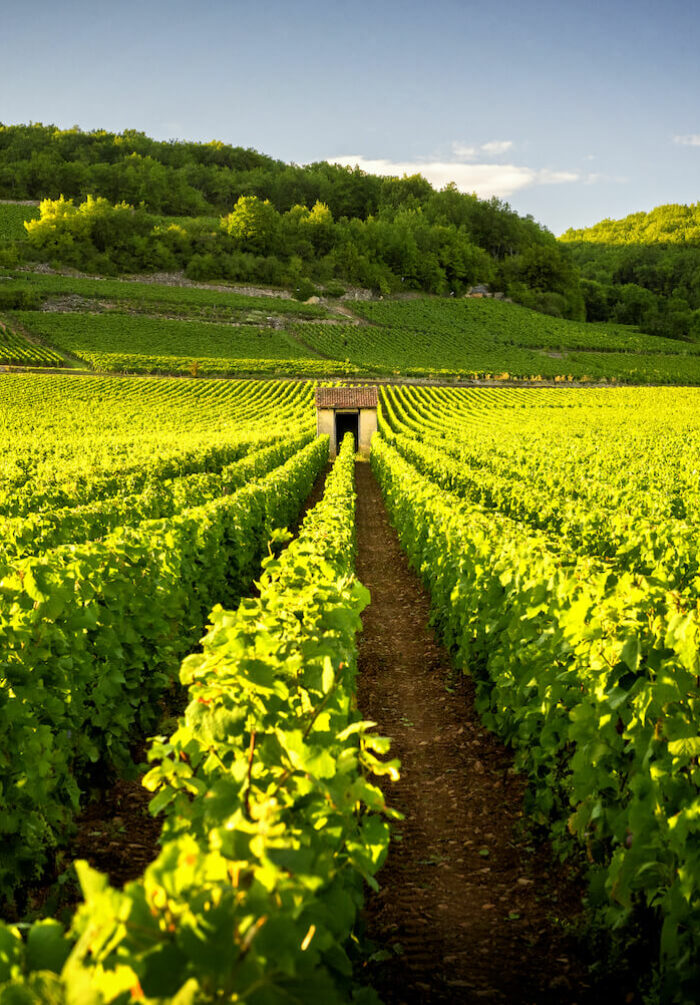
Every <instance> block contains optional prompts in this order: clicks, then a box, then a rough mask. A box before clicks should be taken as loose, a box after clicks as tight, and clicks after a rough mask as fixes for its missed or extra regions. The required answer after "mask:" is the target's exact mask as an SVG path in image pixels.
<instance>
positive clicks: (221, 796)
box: [0, 437, 396, 1005]
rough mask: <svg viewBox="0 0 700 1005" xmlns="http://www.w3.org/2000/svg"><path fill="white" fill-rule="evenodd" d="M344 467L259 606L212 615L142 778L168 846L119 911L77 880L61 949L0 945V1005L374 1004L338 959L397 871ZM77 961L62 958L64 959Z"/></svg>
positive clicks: (1, 939)
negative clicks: (368, 711) (36, 1004)
mask: <svg viewBox="0 0 700 1005" xmlns="http://www.w3.org/2000/svg"><path fill="white" fill-rule="evenodd" d="M353 468H354V458H353V447H352V441H351V439H350V438H349V437H348V438H346V441H345V443H344V445H343V448H342V450H341V452H340V455H339V458H338V460H337V462H336V465H335V467H334V470H333V472H332V474H331V476H330V477H329V479H328V482H327V486H326V492H325V495H324V498H323V500H322V502H321V503H320V504H319V505H318V506H317V507H316V508H315V509H313V510H312V511H311V512H310V513H309V515H308V516H307V518H306V520H305V521H304V524H303V526H302V530H301V533H300V535H299V537H298V539H297V540H295V541H294V542H293V543H292V544H291V545H290V547H289V548H288V549H287V551H286V552H283V553H282V555H281V557H280V558H279V559H271V560H269V561H268V562H267V563H266V565H265V571H264V574H263V576H262V578H261V581H260V584H259V585H260V590H259V596H258V597H256V598H255V599H251V600H246V601H243V602H242V603H241V605H240V607H239V609H238V610H237V611H226V610H223V609H222V608H221V607H217V608H216V609H215V610H214V613H213V615H212V625H211V627H210V631H209V634H208V635H207V637H206V638H205V640H204V650H203V653H202V654H196V655H193V656H190V657H189V658H188V659H186V660H185V662H184V663H183V666H182V670H181V680H182V682H183V684H186V685H188V686H189V694H190V699H191V700H190V704H189V706H188V708H187V710H186V712H185V715H184V717H183V718H182V719H181V721H180V725H179V728H178V729H177V731H176V732H175V733H174V734H173V735H172V736H171V737H170V739H169V740H167V741H166V740H165V738H163V739H161V740H160V741H157V742H156V743H155V745H154V747H153V750H152V754H151V756H152V758H153V759H154V760H155V761H156V765H155V766H154V768H153V769H152V770H151V772H150V774H149V775H148V776H147V778H146V784H147V786H148V787H149V788H150V789H152V790H153V791H155V792H156V795H155V797H154V799H153V801H152V808H153V811H154V812H155V811H157V810H159V809H161V810H162V809H164V810H165V812H166V822H165V828H164V835H163V846H162V850H161V853H160V855H159V856H158V858H157V860H156V861H155V862H154V863H153V864H152V865H150V866H149V867H148V868H147V870H146V872H145V874H144V876H143V878H142V879H141V880H139V881H137V882H132V883H130V884H128V885H127V886H126V888H125V889H124V891H118V890H115V889H113V888H110V887H109V885H108V884H107V882H106V880H105V879H104V878H103V877H101V876H99V875H98V874H97V873H95V872H93V871H92V870H90V869H89V868H88V867H87V865H86V864H85V863H80V864H79V865H78V869H79V876H80V878H81V882H82V886H83V892H84V894H85V904H84V906H83V907H82V908H81V909H80V910H79V912H78V914H77V916H76V919H75V921H74V924H73V928H72V931H71V932H70V933H69V935H68V936H64V935H63V932H62V929H61V926H60V925H58V924H57V923H55V922H45V923H43V924H39V925H35V926H34V927H33V928H32V929H31V930H30V932H29V934H28V936H27V939H26V943H24V942H23V941H22V938H21V935H20V933H19V931H18V930H17V929H12V928H0V982H1V983H0V1002H3V1003H5V1002H7V1003H9V1002H11V1001H16V1000H25V998H18V996H19V995H21V990H20V985H22V990H23V991H24V992H25V995H28V996H29V998H28V999H26V1000H46V999H47V998H48V997H49V996H50V998H51V1000H52V1001H55V1002H56V1003H66V1005H67V1003H69V1002H74V1001H77V1000H80V1001H90V1002H91V1003H94V1005H101V1003H107V1002H122V1001H127V1000H134V999H139V1000H142V1001H151V1002H154V1003H155V1002H157V1001H165V1000H168V1001H173V1002H175V1001H177V1002H178V1003H180V1005H185V1003H195V1002H209V1001H224V1000H227V1001H231V1000H236V1001H241V1002H247V1003H249V1005H270V1003H273V1002H279V1001H282V1000H284V1001H289V1002H298V1003H301V1002H310V1001H319V1002H321V1001H323V1002H324V1003H328V1005H341V1003H345V1002H348V1001H349V1000H350V999H351V997H352V999H353V1000H355V1001H358V1002H359V1001H363V1002H369V1001H373V1000H374V996H372V995H371V993H369V992H366V993H362V992H360V993H359V994H352V993H351V991H350V986H349V985H350V978H351V966H350V961H349V959H348V957H347V955H346V953H345V949H344V947H345V946H346V945H347V942H348V939H349V936H350V935H351V932H352V927H353V923H354V920H355V915H356V912H357V909H358V907H359V906H360V904H361V900H362V881H363V879H364V880H366V881H367V882H369V883H373V882H374V881H373V879H372V876H373V873H374V872H376V870H377V869H378V867H379V866H380V865H381V863H382V861H383V858H384V856H385V853H386V847H387V842H388V828H387V824H386V822H385V820H383V819H382V815H383V814H385V813H386V812H387V811H386V807H385V803H384V797H383V795H382V792H381V790H380V789H379V788H378V787H377V786H376V784H374V782H373V781H372V775H378V774H391V775H395V774H396V765H395V764H394V763H392V762H383V761H381V760H380V759H379V757H378V756H377V755H378V754H379V755H383V754H385V753H386V751H387V749H388V741H386V740H385V739H383V738H379V737H376V736H374V735H372V734H371V733H370V732H369V731H368V728H369V727H370V726H371V724H370V723H365V722H362V721H361V720H360V719H359V717H358V714H357V711H356V710H355V708H354V701H353V680H354V674H355V663H356V649H355V633H356V631H357V630H358V628H359V627H360V621H359V612H360V611H361V610H362V608H363V607H364V606H365V604H366V603H367V599H368V598H367V592H366V590H364V589H363V588H362V587H361V586H360V585H359V584H358V583H357V582H356V580H355V579H354V576H353V575H352V567H353V560H354V493H353ZM69 954H70V955H69Z"/></svg>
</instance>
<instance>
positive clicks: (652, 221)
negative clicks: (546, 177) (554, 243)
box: [560, 203, 700, 341]
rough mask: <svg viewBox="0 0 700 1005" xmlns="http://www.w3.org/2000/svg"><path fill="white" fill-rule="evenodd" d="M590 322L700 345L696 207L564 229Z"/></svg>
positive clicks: (660, 209) (699, 237) (563, 237)
mask: <svg viewBox="0 0 700 1005" xmlns="http://www.w3.org/2000/svg"><path fill="white" fill-rule="evenodd" d="M560 241H561V242H562V244H563V245H564V246H565V247H566V248H567V250H568V251H569V253H570V254H571V256H572V258H573V260H574V262H575V263H576V265H577V266H578V268H579V269H580V270H581V276H582V280H581V289H582V292H583V296H584V300H585V303H586V318H587V320H589V321H616V322H620V323H622V324H632V325H638V326H639V327H640V328H641V330H642V331H644V332H647V333H649V334H651V335H665V336H668V337H671V338H681V339H685V338H690V339H693V340H695V341H698V340H700V203H693V204H692V205H690V206H683V205H667V206H657V207H656V209H653V210H651V211H650V212H648V213H633V214H631V215H630V216H627V217H625V218H624V219H623V220H601V222H600V223H597V224H595V226H593V227H587V228H585V229H584V230H573V229H570V230H567V231H566V232H565V233H563V234H562V235H561V237H560Z"/></svg>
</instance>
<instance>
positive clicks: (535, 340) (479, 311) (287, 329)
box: [0, 207, 700, 383]
mask: <svg viewBox="0 0 700 1005" xmlns="http://www.w3.org/2000/svg"><path fill="white" fill-rule="evenodd" d="M13 208H14V207H13ZM2 289H4V290H18V291H20V290H33V291H35V292H36V293H37V294H39V296H40V297H42V298H44V299H46V298H48V299H51V298H53V299H54V300H55V298H60V297H66V296H71V297H73V298H76V297H78V298H81V299H80V300H79V301H77V302H75V301H74V302H69V303H65V304H61V303H58V304H57V305H54V306H58V308H59V310H60V313H55V312H51V313H44V312H39V311H17V312H12V313H7V314H6V315H5V319H6V321H9V325H10V327H12V325H13V323H17V324H18V327H20V329H21V328H24V329H26V330H27V331H30V332H32V333H33V334H35V335H36V336H38V337H39V338H40V339H41V340H43V341H45V342H46V343H47V344H49V345H50V346H54V347H56V348H59V349H63V350H67V351H69V352H70V353H72V354H73V355H75V356H77V357H78V358H80V359H83V360H85V362H86V363H87V364H88V365H90V366H93V367H95V368H96V369H100V370H118V371H135V372H176V373H177V372H179V373H182V372H187V371H188V370H190V369H191V368H192V365H193V364H194V363H197V367H196V368H195V369H197V370H198V372H200V373H233V374H235V373H250V374H266V373H286V374H289V375H299V376H324V375H327V376H343V375H347V376H351V375H358V374H361V373H365V374H367V375H369V374H376V375H390V376H419V377H429V376H438V377H470V376H480V377H483V376H487V375H491V376H502V375H506V374H507V375H508V376H509V377H511V378H517V379H530V378H538V377H539V378H546V379H554V378H557V379H560V380H567V379H571V380H580V379H589V380H601V379H607V380H617V381H621V382H631V383H638V382H639V383H700V346H698V345H695V344H691V343H684V342H678V341H674V340H671V339H663V338H659V337H656V336H650V335H642V334H640V333H639V332H638V331H636V330H635V329H633V328H630V327H626V326H622V325H590V324H583V323H580V322H573V321H563V320H560V319H557V318H552V317H548V316H546V315H542V314H538V313H535V312H534V311H529V310H527V309H525V308H523V307H519V306H517V305H515V304H509V303H504V302H501V301H496V300H472V299H469V300H465V299H462V300H451V299H446V298H439V297H416V298H414V299H409V300H400V301H397V300H384V301H372V302H354V303H353V304H352V308H353V311H354V313H355V315H356V318H357V319H358V320H362V321H364V322H365V323H362V324H358V323H353V322H352V320H350V319H348V318H347V317H341V316H339V315H338V314H337V313H334V311H333V309H332V308H331V309H328V308H326V307H323V306H316V305H305V304H299V303H297V302H296V301H293V300H289V299H283V298H280V297H247V296H245V295H243V294H240V293H234V292H231V293H229V292H221V291H219V290H216V289H199V288H196V287H188V286H184V287H179V286H169V285H165V284H159V283H145V282H130V281H123V280H102V279H84V278H73V277H66V276H56V275H41V274H37V275H35V274H30V273H15V274H14V275H13V276H8V277H6V278H4V279H3V280H2ZM86 312H90V313H86ZM96 312H100V313H96ZM164 315H165V317H164ZM331 321H332V322H333V323H330V322H331ZM210 322H217V323H210ZM221 322H224V323H221ZM302 322H303V323H302ZM2 362H10V360H9V359H6V358H5V359H3V358H2V354H1V352H0V363H2Z"/></svg>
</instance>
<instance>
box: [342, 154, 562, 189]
mask: <svg viewBox="0 0 700 1005" xmlns="http://www.w3.org/2000/svg"><path fill="white" fill-rule="evenodd" d="M328 160H329V162H330V163H331V164H343V165H344V166H347V167H355V166H357V167H359V168H361V169H362V170H363V171H366V172H367V173H368V174H379V175H389V176H391V177H398V178H401V177H403V175H414V174H421V175H423V177H424V178H427V180H428V181H429V182H430V183H431V185H434V186H435V188H444V186H445V185H448V184H449V183H450V182H454V183H455V185H456V186H457V188H458V189H459V191H460V192H475V193H476V195H478V196H480V197H481V198H490V197H491V196H496V197H497V198H499V199H504V198H507V197H508V196H510V195H512V194H513V193H514V192H519V191H520V190H521V189H524V188H530V187H532V186H533V185H562V184H567V183H571V182H576V181H581V180H582V177H581V175H580V174H579V173H578V172H576V171H550V170H548V169H544V170H535V169H534V168H529V167H521V166H519V165H517V164H460V163H459V162H457V161H392V160H388V159H383V158H376V159H372V158H368V157H362V156H361V155H354V156H350V155H343V156H342V157H329V158H328Z"/></svg>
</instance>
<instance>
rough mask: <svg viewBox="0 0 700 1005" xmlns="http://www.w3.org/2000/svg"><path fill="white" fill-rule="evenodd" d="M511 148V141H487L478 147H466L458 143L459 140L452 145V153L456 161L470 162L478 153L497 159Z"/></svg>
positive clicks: (464, 144)
mask: <svg viewBox="0 0 700 1005" xmlns="http://www.w3.org/2000/svg"><path fill="white" fill-rule="evenodd" d="M512 146H513V141H512V140H489V142H488V143H482V144H480V145H479V146H476V147H474V146H468V145H467V144H466V143H460V142H459V140H458V141H457V142H455V143H453V144H452V153H453V155H454V156H455V157H456V158H457V160H465V161H471V160H474V158H475V157H477V156H478V155H479V154H480V153H484V154H488V155H489V156H490V157H499V156H500V155H501V154H504V153H506V152H507V151H508V150H510V148H511V147H512Z"/></svg>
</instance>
